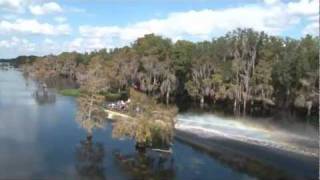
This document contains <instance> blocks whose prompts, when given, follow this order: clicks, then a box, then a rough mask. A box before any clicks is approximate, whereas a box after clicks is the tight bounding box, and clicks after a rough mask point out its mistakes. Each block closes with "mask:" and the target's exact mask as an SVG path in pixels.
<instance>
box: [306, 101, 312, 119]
mask: <svg viewBox="0 0 320 180" xmlns="http://www.w3.org/2000/svg"><path fill="white" fill-rule="evenodd" d="M307 109H308V111H307V116H310V115H311V109H312V102H311V101H308V102H307Z"/></svg>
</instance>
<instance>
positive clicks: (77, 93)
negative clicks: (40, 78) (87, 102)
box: [59, 89, 80, 97]
mask: <svg viewBox="0 0 320 180" xmlns="http://www.w3.org/2000/svg"><path fill="white" fill-rule="evenodd" d="M59 94H61V95H63V96H73V97H78V96H80V90H79V89H62V90H59Z"/></svg>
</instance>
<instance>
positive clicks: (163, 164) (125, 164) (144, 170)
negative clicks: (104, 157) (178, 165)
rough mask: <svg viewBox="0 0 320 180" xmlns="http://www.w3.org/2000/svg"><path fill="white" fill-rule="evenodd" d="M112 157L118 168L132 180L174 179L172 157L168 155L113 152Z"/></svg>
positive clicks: (152, 152)
mask: <svg viewBox="0 0 320 180" xmlns="http://www.w3.org/2000/svg"><path fill="white" fill-rule="evenodd" d="M114 156H115V159H116V161H117V162H118V163H119V165H120V167H121V168H122V169H124V170H126V171H127V172H128V173H129V174H130V176H131V177H133V178H134V179H148V178H150V179H151V178H152V179H175V169H174V168H175V167H174V157H173V156H172V155H171V154H169V153H157V152H154V151H148V152H146V153H139V152H135V153H133V154H122V153H121V152H120V151H115V152H114Z"/></svg>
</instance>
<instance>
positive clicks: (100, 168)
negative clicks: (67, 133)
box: [76, 137, 106, 180]
mask: <svg viewBox="0 0 320 180" xmlns="http://www.w3.org/2000/svg"><path fill="white" fill-rule="evenodd" d="M104 153H105V151H104V147H103V145H102V144H101V143H97V142H93V141H92V137H87V138H86V139H85V140H82V141H80V144H79V146H78V147H77V150H76V169H77V172H78V175H79V177H81V179H82V178H84V179H96V180H100V179H101V180H102V179H105V178H106V176H105V174H104V173H105V168H104V162H103V161H104Z"/></svg>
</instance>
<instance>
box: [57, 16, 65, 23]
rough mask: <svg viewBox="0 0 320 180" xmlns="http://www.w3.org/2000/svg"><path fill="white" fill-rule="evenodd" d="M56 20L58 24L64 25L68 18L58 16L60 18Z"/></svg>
mask: <svg viewBox="0 0 320 180" xmlns="http://www.w3.org/2000/svg"><path fill="white" fill-rule="evenodd" d="M54 20H55V21H56V22H58V23H64V22H66V21H67V18H66V17H63V16H58V17H55V18H54Z"/></svg>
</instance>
